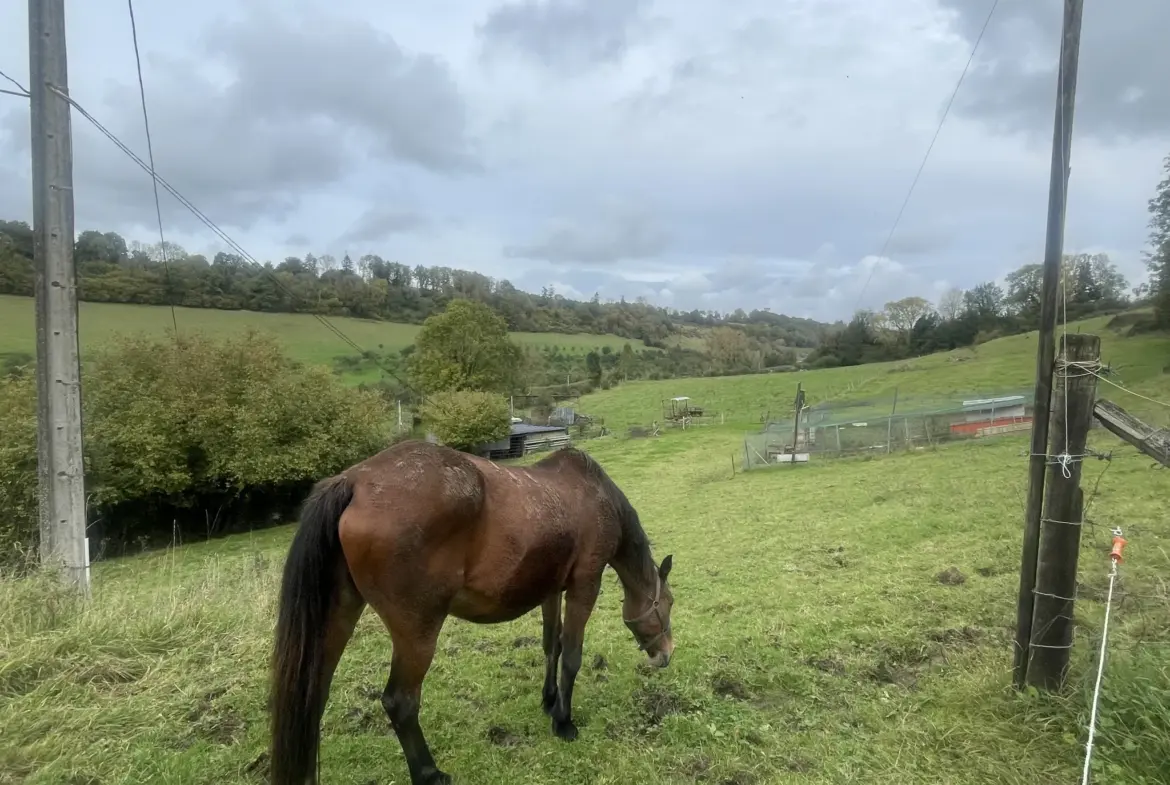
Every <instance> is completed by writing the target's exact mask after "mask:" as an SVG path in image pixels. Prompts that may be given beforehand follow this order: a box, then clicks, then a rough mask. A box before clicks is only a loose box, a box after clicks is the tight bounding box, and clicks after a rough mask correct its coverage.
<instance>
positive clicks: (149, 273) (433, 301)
mask: <svg viewBox="0 0 1170 785" xmlns="http://www.w3.org/2000/svg"><path fill="white" fill-rule="evenodd" d="M32 243H33V240H32V230H31V228H30V227H29V226H28V224H26V223H24V222H19V221H0V294H15V295H23V296H31V295H32V292H33V268H32V252H33V249H32ZM74 258H75V260H76V262H77V272H78V294H79V297H80V298H81V299H82V300H85V301H89V302H110V303H134V304H141V305H178V306H185V307H189V308H218V309H223V310H246V311H267V312H283V313H317V314H322V315H328V316H354V317H359V318H368V319H384V320H387V321H394V322H405V323H411V324H421V323H422V322H423V321H424V320H425V319H426V318H427V317H428V316H430V315H432V314H435V313H438V312H440V311H442V310H443V308H444V307H445V306H446V305H447V303H448V302H450V301H451V300H452V299H454V298H456V297H463V298H467V299H471V300H476V301H478V302H482V303H484V304H486V305H489V306H491V307H492V308H493V309H494V310H495V311H497V312H498V313H499V314H500V315H501V316H503V318H504V320H505V322H506V323H507V325H508V329H509V330H512V331H513V332H556V333H569V334H572V333H592V334H597V335H604V334H613V335H620V336H622V337H625V338H629V339H631V340H635V341H644V342H645V343H646V344H647V345H649V346H655V347H660V348H665V347H666V346H667V345H668V344H669V343H671V342H672V341H671V339H672V338H675V337H678V336H681V335H683V334H685V333H686V332H687V331H688V330H690V331H694V330H695V329H697V328H704V327H714V326H719V325H733V326H735V328H736V329H739V330H741V331H743V332H744V333H745V334H746V335H748V336H749V337H751V338H753V339H756V340H763V341H766V342H779V343H782V344H784V345H788V346H801V347H813V346H816V345H817V343H818V341H819V340H820V338H821V337H822V336H823V335H824V334H825V331H826V329H827V327H828V325H825V324H822V323H820V322H816V321H813V320H811V319H799V318H795V317H789V316H783V315H780V314H773V313H771V312H769V311H752V312H750V313H745V312H744V311H742V310H736V311H734V312H732V313H729V314H721V313H718V312H716V311H699V310H694V311H689V312H682V311H677V310H674V309H666V308H659V307H656V306H653V305H650V304H649V303H647V302H646V301H645V300H644V299H642V298H639V299H638V300H636V301H634V302H627V301H626V300H625V299H624V298H622V299H621V300H619V301H617V302H602V301H601V299H600V297H599V296H598V295H594V296H593V298H592V299H590V300H589V301H586V302H580V301H577V300H570V299H568V298H565V297H563V296H561V295H559V294H558V293H557V292H556V291H555V290H554V288H553V287H545V288H544V289H543V290H542V291H541V293H540V294H530V293H527V292H523V291H520V290H519V289H517V288H516V287H514V286H513V285H512V284H511V283H510V282H508V281H506V280H496V279H493V278H490V277H488V276H486V275H483V274H481V273H477V272H472V271H468V270H457V269H454V268H450V267H441V266H431V267H428V266H424V265H417V266H414V267H411V266H410V265H406V264H401V263H399V262H394V261H388V260H386V259H383V258H382V257H380V256H378V255H376V254H368V255H365V256H362V257H359V258H358V259H351V258H350V257H349V256H348V255H346V256H344V257H343V258H342V259H340V260H337V259H335V258H334V257H332V256H330V255H328V254H325V255H321V256H316V255H314V254H307V255H305V256H303V257H296V256H290V257H288V258H286V259H284V260H283V261H281V262H279V263H275V264H274V263H271V262H267V263H265V264H263V265H256V264H252V263H250V262H248V261H247V260H245V259H244V258H242V257H241V256H238V255H236V254H230V253H217V254H215V256H214V257H212V258H211V259H208V258H206V257H205V256H202V255H200V254H190V253H187V251H185V250H184V249H183V248H181V247H180V246H178V245H176V244H173V243H167V244H166V245H165V246H163V245H161V244H154V245H143V244H140V243H136V242H135V243H127V241H126V239H125V238H123V237H122V236H121V235H119V234H118V233H116V232H100V231H94V230H89V231H84V232H82V233H81V234H80V235H79V236H78V238H77V242H76V245H75V247H74ZM164 261H165V264H164Z"/></svg>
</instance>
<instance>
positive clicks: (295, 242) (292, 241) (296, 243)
mask: <svg viewBox="0 0 1170 785" xmlns="http://www.w3.org/2000/svg"><path fill="white" fill-rule="evenodd" d="M311 242H312V240H310V239H309V236H308V235H306V234H301V233H300V232H294V233H293V234H290V235H289V236H288V237H286V238H285V239H284V244H285V246H286V247H289V248H304V247H305V246H307V245H309V244H310V243H311Z"/></svg>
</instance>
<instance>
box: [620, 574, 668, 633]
mask: <svg viewBox="0 0 1170 785" xmlns="http://www.w3.org/2000/svg"><path fill="white" fill-rule="evenodd" d="M654 578H655V580H656V581H657V583H656V584H655V586H654V596H653V597H651V598H650V607H649V608H647V609H646V610H644V611H642V612H641V613H640V614H638V615H637V616H635V617H634V618H632V619H626V618H623V619H622V622H623V623H624V624H625V625H626V627H627V628H628V629H629V631H630V632H632V633H633V634H634V637H635V638H636V639H638V649H639V651H646V650H647V649H649V648H650V647H651V646H653V645H654V644H656V643H658V641H660V640H662V638H663V636H665V635H666V634H667V633H669V632H670V626H669V625H668V624H666V623H665V622H663V620H662V611H661V610H659V607H660V606H661V602H660V600H659V597H660V596H661V594H662V578H661V577H659V576H657V575H655V576H654ZM651 613H653V614H654V615H655V616H656V617H657V618H658V628H659V629H658V634H657V635H655V636H654V637H653V638H651V639H650V640H647V641H643V640H641V636H640V635H638V631H637V630H636V629H634V626H635V625H636V624H638V623H640V622H641V621H643V620H644V619H646V618H647V617H648V616H649V615H650V614H651Z"/></svg>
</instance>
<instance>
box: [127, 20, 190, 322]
mask: <svg viewBox="0 0 1170 785" xmlns="http://www.w3.org/2000/svg"><path fill="white" fill-rule="evenodd" d="M126 5H127V7H128V8H129V9H130V36H131V38H132V39H133V40H134V65H135V67H136V68H137V69H138V95H139V96H140V97H141V98H142V124H143V126H144V127H145V128H146V155H147V157H148V159H149V160H150V182H151V185H152V186H153V187H154V213H155V215H156V216H157V217H158V252H159V254H161V255H162V264H163V277H164V279H165V280H166V285H167V304H168V305H170V307H171V324H173V325H174V327H175V340H178V339H179V317H178V316H176V315H175V290H174V286H173V284H172V282H171V265H170V261H169V260H168V259H167V238H166V235H165V234H163V219H162V202H161V201H160V200H159V197H158V176H157V173H156V171H155V168H154V143H153V142H152V141H151V136H150V115H149V114H148V113H147V111H146V83H145V82H144V81H143V79H142V55H141V54H139V51H138V23H137V21H135V19H134V0H126Z"/></svg>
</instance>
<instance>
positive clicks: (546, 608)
mask: <svg viewBox="0 0 1170 785" xmlns="http://www.w3.org/2000/svg"><path fill="white" fill-rule="evenodd" d="M563 599H564V594H563V593H562V592H559V591H558V592H554V593H553V594H552V595H551V596H550V597H549V598H548V599H546V600H545V601H544V604H543V605H542V606H541V608H540V610H541V615H542V616H543V617H544V641H543V643H544V690H543V691H542V693H541V706H542V707H543V708H544V713H545V714H548V715H551V714H552V712H553V709H554V708H555V707H556V705H557V663H558V661H559V660H560V658H561V601H562V600H563Z"/></svg>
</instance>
